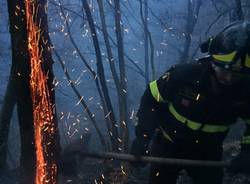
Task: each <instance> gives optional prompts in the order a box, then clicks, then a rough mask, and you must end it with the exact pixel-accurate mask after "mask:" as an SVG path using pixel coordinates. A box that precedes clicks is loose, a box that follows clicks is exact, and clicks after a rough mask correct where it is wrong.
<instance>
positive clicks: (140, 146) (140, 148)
mask: <svg viewBox="0 0 250 184" xmlns="http://www.w3.org/2000/svg"><path fill="white" fill-rule="evenodd" d="M148 143H149V141H148V140H146V139H145V138H141V137H137V138H136V139H135V140H134V141H133V143H132V145H131V149H130V154H132V155H134V156H136V157H137V158H138V159H140V157H141V156H145V155H147V154H148V153H147V147H148ZM132 166H134V167H136V168H138V167H145V166H146V164H145V163H142V162H133V163H132Z"/></svg>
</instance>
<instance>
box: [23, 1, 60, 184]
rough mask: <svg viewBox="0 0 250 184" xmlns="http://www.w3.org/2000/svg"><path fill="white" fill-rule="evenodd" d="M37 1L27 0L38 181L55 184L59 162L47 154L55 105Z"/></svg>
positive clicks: (52, 132)
mask: <svg viewBox="0 0 250 184" xmlns="http://www.w3.org/2000/svg"><path fill="white" fill-rule="evenodd" d="M35 8H36V7H35V6H34V1H30V0H26V1H25V10H26V18H27V32H28V50H29V53H30V65H31V74H30V89H31V97H32V105H33V117H34V120H33V121H34V133H35V147H36V178H35V183H36V184H45V183H46V184H47V183H51V184H55V183H56V175H57V166H56V163H55V162H54V163H52V164H51V163H50V165H49V163H48V162H47V161H46V159H45V156H49V154H50V153H49V151H48V149H47V146H48V145H49V144H50V143H46V142H45V141H46V139H43V138H44V137H43V135H45V134H46V135H53V134H54V133H55V128H54V126H53V118H54V117H53V114H54V113H53V105H52V104H51V103H50V92H49V88H48V85H47V78H48V77H47V76H46V74H45V73H44V72H43V70H42V66H41V63H42V57H41V55H42V52H43V50H42V48H40V47H39V42H40V38H41V29H40V28H39V25H37V24H36V23H35V22H34V18H37V17H34V16H37V15H34V12H37V11H36V9H35Z"/></svg>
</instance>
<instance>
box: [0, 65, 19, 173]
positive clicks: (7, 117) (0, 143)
mask: <svg viewBox="0 0 250 184" xmlns="http://www.w3.org/2000/svg"><path fill="white" fill-rule="evenodd" d="M12 70H13V69H11V72H10V76H9V82H8V86H7V89H6V92H5V96H4V100H3V105H2V108H1V112H0V172H1V170H5V169H7V168H8V166H7V149H8V145H7V142H8V134H9V127H10V121H11V117H12V113H13V110H14V106H15V104H16V93H15V82H14V76H13V75H14V74H13V72H12Z"/></svg>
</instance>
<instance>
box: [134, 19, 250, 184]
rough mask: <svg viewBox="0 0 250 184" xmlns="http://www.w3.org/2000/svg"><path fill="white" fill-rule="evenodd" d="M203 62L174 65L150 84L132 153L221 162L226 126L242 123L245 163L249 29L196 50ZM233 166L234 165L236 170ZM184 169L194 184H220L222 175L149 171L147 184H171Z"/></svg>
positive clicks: (224, 34) (249, 146) (249, 141)
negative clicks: (203, 56) (240, 120)
mask: <svg viewBox="0 0 250 184" xmlns="http://www.w3.org/2000/svg"><path fill="white" fill-rule="evenodd" d="M201 51H202V52H208V54H209V55H208V57H205V58H202V59H199V60H198V62H197V61H196V62H193V63H187V64H178V65H175V66H173V67H172V68H170V69H169V70H168V71H167V72H166V73H165V74H164V75H163V76H162V77H160V78H159V79H158V80H155V81H153V82H151V83H150V84H149V85H148V87H147V89H146V91H145V92H144V95H143V96H142V99H141V104H140V108H139V111H138V114H137V117H138V124H137V126H136V130H135V131H136V139H135V140H134V141H133V143H132V147H131V153H132V154H135V155H145V154H146V153H147V149H148V145H149V142H150V141H151V139H152V137H154V139H153V143H152V146H151V155H152V156H157V157H168V158H181V159H193V160H213V161H220V160H221V159H222V144H223V140H224V138H225V137H226V135H227V133H228V130H229V128H230V125H232V124H233V123H235V122H236V120H237V119H238V118H241V119H243V120H244V121H245V122H246V127H247V128H246V132H245V134H244V136H243V138H242V141H241V143H242V144H241V153H240V154H239V155H238V156H237V157H236V158H235V159H234V160H233V163H234V164H235V163H240V162H242V161H244V160H245V159H250V121H249V120H250V80H249V79H250V23H249V22H235V23H232V24H230V25H229V26H227V27H226V28H225V29H224V30H222V31H221V32H220V33H219V34H217V35H216V36H215V37H214V38H210V39H209V40H208V41H207V42H205V43H203V44H202V45H201ZM235 165H236V164H235ZM181 169H185V170H186V171H187V173H188V174H189V176H190V177H191V178H192V180H193V183H195V184H221V183H222V178H223V169H220V168H208V167H207V168H206V167H204V168H197V167H193V168H192V167H187V168H181V167H177V166H175V167H172V166H171V167H169V166H167V165H151V176H150V182H149V183H151V184H175V183H176V179H177V177H178V173H179V171H180V170H181Z"/></svg>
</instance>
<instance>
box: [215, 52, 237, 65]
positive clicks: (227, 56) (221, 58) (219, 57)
mask: <svg viewBox="0 0 250 184" xmlns="http://www.w3.org/2000/svg"><path fill="white" fill-rule="evenodd" d="M236 53H237V52H236V51H233V52H231V53H229V54H223V55H222V54H213V55H212V56H213V58H214V59H216V60H218V61H222V62H227V63H230V62H232V61H233V59H234V56H235V55H236Z"/></svg>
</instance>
